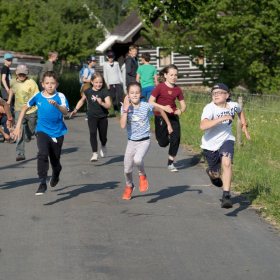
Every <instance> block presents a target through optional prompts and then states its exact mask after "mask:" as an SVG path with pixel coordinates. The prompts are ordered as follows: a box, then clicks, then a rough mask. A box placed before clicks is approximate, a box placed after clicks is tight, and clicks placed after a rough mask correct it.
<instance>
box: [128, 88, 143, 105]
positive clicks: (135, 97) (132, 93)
mask: <svg viewBox="0 0 280 280" xmlns="http://www.w3.org/2000/svg"><path fill="white" fill-rule="evenodd" d="M128 98H129V100H130V102H131V103H133V104H139V103H140V98H141V89H140V87H139V86H137V85H134V86H131V87H130V88H129V92H128Z"/></svg>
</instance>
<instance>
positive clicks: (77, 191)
mask: <svg viewBox="0 0 280 280" xmlns="http://www.w3.org/2000/svg"><path fill="white" fill-rule="evenodd" d="M119 183H120V182H117V181H113V182H106V183H104V184H87V185H83V187H81V188H78V189H74V190H72V191H68V192H62V193H58V194H57V195H59V196H61V195H67V196H64V197H61V198H59V199H57V200H55V201H53V202H49V203H46V204H44V205H47V206H48V205H53V204H56V203H58V202H60V201H65V200H68V199H72V198H74V197H77V196H79V195H80V194H84V193H91V192H94V191H98V190H103V189H108V190H111V189H115V188H116V187H118V185H119ZM76 186H77V185H72V186H67V187H65V188H61V189H54V190H55V191H57V192H60V191H62V190H64V189H67V188H69V187H76ZM78 186H79V185H78Z"/></svg>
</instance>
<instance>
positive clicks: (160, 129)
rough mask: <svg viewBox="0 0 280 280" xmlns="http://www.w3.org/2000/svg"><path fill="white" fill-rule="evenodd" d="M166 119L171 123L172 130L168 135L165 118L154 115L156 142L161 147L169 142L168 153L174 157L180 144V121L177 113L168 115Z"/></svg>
mask: <svg viewBox="0 0 280 280" xmlns="http://www.w3.org/2000/svg"><path fill="white" fill-rule="evenodd" d="M168 119H169V121H170V123H171V126H172V129H173V132H172V133H171V134H170V135H169V134H168V130H167V124H166V122H165V120H164V119H163V118H162V117H159V116H155V134H156V139H157V141H158V144H159V145H160V146H161V147H167V146H168V145H169V144H170V146H169V151H168V154H169V155H170V156H172V157H175V156H176V155H177V152H178V149H179V145H180V137H181V128H180V122H179V117H178V116H177V115H174V116H168Z"/></svg>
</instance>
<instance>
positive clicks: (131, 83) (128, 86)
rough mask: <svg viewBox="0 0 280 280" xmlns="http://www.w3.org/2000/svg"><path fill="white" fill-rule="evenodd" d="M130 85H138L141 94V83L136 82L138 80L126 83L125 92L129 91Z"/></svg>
mask: <svg viewBox="0 0 280 280" xmlns="http://www.w3.org/2000/svg"><path fill="white" fill-rule="evenodd" d="M132 86H138V87H139V88H140V92H141V95H142V88H141V84H140V83H138V82H130V83H129V84H128V85H127V93H128V92H129V89H130V88H131V87H132Z"/></svg>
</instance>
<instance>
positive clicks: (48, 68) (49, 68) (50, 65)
mask: <svg viewBox="0 0 280 280" xmlns="http://www.w3.org/2000/svg"><path fill="white" fill-rule="evenodd" d="M48 58H49V59H48V60H47V61H46V62H45V64H44V66H43V69H42V71H41V73H40V79H39V88H40V91H42V90H44V88H43V87H42V82H43V75H44V73H46V72H47V71H53V63H54V62H55V61H57V59H58V53H57V52H56V51H54V50H51V51H49V53H48Z"/></svg>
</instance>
